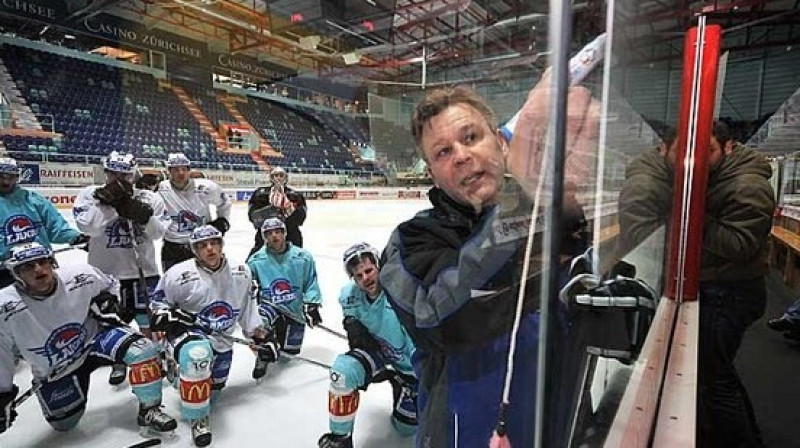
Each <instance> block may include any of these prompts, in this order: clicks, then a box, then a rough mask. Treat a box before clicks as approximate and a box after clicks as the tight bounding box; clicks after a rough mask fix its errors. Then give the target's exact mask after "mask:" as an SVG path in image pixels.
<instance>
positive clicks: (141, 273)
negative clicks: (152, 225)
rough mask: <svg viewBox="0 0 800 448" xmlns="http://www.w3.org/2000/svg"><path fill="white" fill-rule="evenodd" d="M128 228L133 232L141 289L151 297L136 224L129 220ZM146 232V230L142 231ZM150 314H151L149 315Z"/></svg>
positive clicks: (133, 247) (132, 242)
mask: <svg viewBox="0 0 800 448" xmlns="http://www.w3.org/2000/svg"><path fill="white" fill-rule="evenodd" d="M128 228H129V229H130V232H131V248H132V249H133V257H134V259H135V260H136V270H137V271H138V274H139V287H140V288H143V289H142V291H144V295H145V297H147V296H148V295H149V292H148V291H147V280H145V278H144V268H142V257H141V255H139V242H138V241H136V230H135V227H134V223H133V221H132V220H130V219H129V220H128ZM142 232H144V230H142ZM133 301H134V304H135V303H136V297H134V298H133ZM134 307H135V305H134ZM148 314H149V313H148Z"/></svg>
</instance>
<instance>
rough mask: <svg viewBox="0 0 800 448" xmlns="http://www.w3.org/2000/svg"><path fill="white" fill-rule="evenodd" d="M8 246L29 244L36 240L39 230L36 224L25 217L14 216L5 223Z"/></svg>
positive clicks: (4, 228)
mask: <svg viewBox="0 0 800 448" xmlns="http://www.w3.org/2000/svg"><path fill="white" fill-rule="evenodd" d="M3 230H4V231H5V238H6V246H12V245H14V244H20V243H27V242H29V241H33V240H35V239H36V235H38V234H39V229H38V228H37V227H36V224H34V222H33V221H32V220H31V218H28V217H27V216H25V215H13V216H11V217H10V218H8V219H6V222H5V223H3Z"/></svg>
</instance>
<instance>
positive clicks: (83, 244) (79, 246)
mask: <svg viewBox="0 0 800 448" xmlns="http://www.w3.org/2000/svg"><path fill="white" fill-rule="evenodd" d="M87 246H89V243H81V244H75V245H73V246H67V247H60V248H58V249H53V255H55V254H58V253H61V252H66V251H68V250H74V249H80V250H85V249H86V247H87Z"/></svg>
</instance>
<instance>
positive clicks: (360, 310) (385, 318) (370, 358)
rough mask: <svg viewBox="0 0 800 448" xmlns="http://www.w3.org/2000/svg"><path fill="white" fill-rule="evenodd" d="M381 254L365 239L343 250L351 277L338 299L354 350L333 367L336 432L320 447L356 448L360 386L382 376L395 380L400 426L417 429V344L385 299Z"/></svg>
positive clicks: (406, 431) (331, 406)
mask: <svg viewBox="0 0 800 448" xmlns="http://www.w3.org/2000/svg"><path fill="white" fill-rule="evenodd" d="M379 259H380V256H379V254H378V251H377V250H376V249H375V248H373V247H372V246H370V245H369V244H366V243H358V244H355V245H353V246H351V247H350V248H349V249H347V250H346V251H345V253H344V268H345V271H346V272H347V275H348V276H350V278H351V279H352V282H350V283H348V284H347V285H346V286H345V287H344V288H342V292H341V294H340V295H339V304H340V305H341V306H342V314H343V315H344V324H343V325H344V329H345V331H347V340H348V343H349V345H350V351H348V352H347V353H345V354H343V355H339V356H337V357H336V360H335V361H334V362H333V367H332V368H331V384H330V391H329V392H328V412H329V414H330V430H331V432H330V433H328V434H325V435H323V436H322V437H321V438H320V439H319V446H320V448H352V446H353V441H352V433H353V425H354V421H355V417H356V411H357V410H358V391H359V389H360V390H366V389H367V386H368V385H370V384H372V383H378V382H381V381H387V380H388V381H389V382H390V383H391V385H392V390H393V394H394V404H393V411H392V424H393V425H394V427H395V429H397V431H398V432H399V433H400V434H401V435H403V436H406V437H407V436H411V435H413V433H414V431H415V430H416V429H417V378H416V376H415V375H414V370H413V368H412V366H411V357H412V355H413V354H414V343H413V342H412V341H411V338H410V337H409V336H408V334H407V333H406V331H405V329H404V328H403V327H402V325H400V321H399V320H397V316H396V315H395V313H394V310H393V309H392V308H391V306H390V305H389V302H388V301H387V300H386V294H385V293H384V292H383V289H382V288H381V285H380V283H379V279H378V274H379V267H380V266H379V261H378V260H379Z"/></svg>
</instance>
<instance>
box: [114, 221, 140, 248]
mask: <svg viewBox="0 0 800 448" xmlns="http://www.w3.org/2000/svg"><path fill="white" fill-rule="evenodd" d="M130 226H131V222H130V221H129V220H127V219H123V218H120V219H117V220H116V221H114V222H112V223H111V225H109V226H106V232H105V233H106V238H108V242H107V243H106V247H107V248H109V249H130V248H132V247H133V242H132V240H131V238H136V244H141V243H142V242H143V241H144V238H143V237H142V228H141V227H140V226H138V225H136V224H134V225H133V235H131V227H130Z"/></svg>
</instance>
